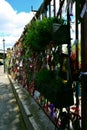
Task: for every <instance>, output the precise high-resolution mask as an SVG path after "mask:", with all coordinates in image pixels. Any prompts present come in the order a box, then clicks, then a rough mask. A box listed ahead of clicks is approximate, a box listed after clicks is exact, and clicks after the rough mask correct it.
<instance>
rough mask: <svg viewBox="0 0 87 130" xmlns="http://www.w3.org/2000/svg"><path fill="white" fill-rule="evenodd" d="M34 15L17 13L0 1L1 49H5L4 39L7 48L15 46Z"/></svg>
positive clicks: (31, 13) (7, 4)
mask: <svg viewBox="0 0 87 130" xmlns="http://www.w3.org/2000/svg"><path fill="white" fill-rule="evenodd" d="M33 15H34V14H33V12H29V13H26V12H21V13H17V11H16V10H14V9H13V8H12V7H11V5H10V4H9V3H8V2H6V1H5V0H0V49H3V43H2V40H3V38H4V39H5V43H6V48H8V47H12V46H13V45H14V43H15V42H16V41H17V40H18V39H19V38H20V35H21V33H22V32H23V29H24V27H25V25H26V24H27V23H29V21H30V20H31V19H32V17H33Z"/></svg>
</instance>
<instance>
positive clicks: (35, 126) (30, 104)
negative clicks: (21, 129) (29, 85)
mask: <svg viewBox="0 0 87 130" xmlns="http://www.w3.org/2000/svg"><path fill="white" fill-rule="evenodd" d="M8 78H9V81H10V83H11V86H12V89H13V92H14V94H15V97H16V100H17V102H18V104H19V108H20V111H21V113H22V116H23V119H24V122H25V125H26V128H27V130H58V129H57V128H55V125H54V124H53V123H52V121H51V120H50V119H49V118H48V117H47V115H46V114H45V113H44V112H43V110H42V109H41V108H40V106H39V105H38V104H37V103H36V102H35V100H34V99H33V98H32V97H31V96H30V95H29V93H28V92H27V90H25V89H24V88H23V87H22V86H21V85H20V84H18V83H17V82H15V81H14V80H13V79H12V78H11V76H10V75H8Z"/></svg>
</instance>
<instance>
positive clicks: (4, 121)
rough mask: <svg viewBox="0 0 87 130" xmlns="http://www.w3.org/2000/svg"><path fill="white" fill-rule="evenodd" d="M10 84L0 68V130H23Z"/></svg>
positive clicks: (0, 67) (1, 67)
mask: <svg viewBox="0 0 87 130" xmlns="http://www.w3.org/2000/svg"><path fill="white" fill-rule="evenodd" d="M23 124H24V122H23V119H22V117H21V114H20V112H19V107H18V105H17V102H16V99H15V97H14V94H13V91H12V88H11V84H10V82H9V80H8V77H7V75H6V74H4V73H3V66H0V130H25V126H24V125H23Z"/></svg>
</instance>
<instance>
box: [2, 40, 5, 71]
mask: <svg viewBox="0 0 87 130" xmlns="http://www.w3.org/2000/svg"><path fill="white" fill-rule="evenodd" d="M2 41H3V64H4V73H5V39H3V40H2Z"/></svg>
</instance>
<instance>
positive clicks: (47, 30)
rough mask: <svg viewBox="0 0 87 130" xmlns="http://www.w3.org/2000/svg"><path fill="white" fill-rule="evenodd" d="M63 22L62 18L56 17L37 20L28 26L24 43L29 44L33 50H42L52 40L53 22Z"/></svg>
mask: <svg viewBox="0 0 87 130" xmlns="http://www.w3.org/2000/svg"><path fill="white" fill-rule="evenodd" d="M54 22H56V23H60V24H63V23H64V20H62V19H58V18H48V19H46V18H44V19H43V20H42V21H40V20H37V21H34V22H33V23H32V25H31V26H30V28H29V30H28V32H27V35H26V40H25V45H30V46H31V48H32V49H33V50H34V51H42V50H44V49H45V47H46V46H47V45H48V44H49V42H50V41H51V40H52V30H53V23H54Z"/></svg>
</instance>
